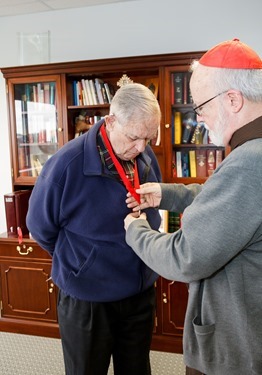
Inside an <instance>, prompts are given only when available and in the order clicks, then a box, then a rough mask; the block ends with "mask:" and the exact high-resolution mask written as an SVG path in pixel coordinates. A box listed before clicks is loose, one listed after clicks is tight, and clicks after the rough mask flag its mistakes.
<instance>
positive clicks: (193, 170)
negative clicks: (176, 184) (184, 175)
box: [189, 150, 197, 177]
mask: <svg viewBox="0 0 262 375" xmlns="http://www.w3.org/2000/svg"><path fill="white" fill-rule="evenodd" d="M189 170H190V177H196V176H197V172H196V151H195V150H189Z"/></svg>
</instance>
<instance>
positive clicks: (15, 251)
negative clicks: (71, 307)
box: [0, 234, 58, 337]
mask: <svg viewBox="0 0 262 375" xmlns="http://www.w3.org/2000/svg"><path fill="white" fill-rule="evenodd" d="M50 274H51V258H50V256H49V255H48V254H47V253H46V252H45V251H43V250H42V249H41V248H40V247H39V246H38V245H37V244H36V243H35V242H34V241H33V240H30V239H24V241H23V242H22V243H21V244H19V243H18V241H17V239H16V238H10V237H9V238H8V237H6V236H5V235H4V234H2V235H1V237H0V280H1V281H0V287H1V317H0V330H1V331H9V332H19V333H28V334H35V335H44V336H51V337H58V329H57V314H56V300H57V288H56V287H55V285H54V283H53V282H52V279H51V278H50Z"/></svg>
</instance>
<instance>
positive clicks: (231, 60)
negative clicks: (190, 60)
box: [199, 38, 262, 69]
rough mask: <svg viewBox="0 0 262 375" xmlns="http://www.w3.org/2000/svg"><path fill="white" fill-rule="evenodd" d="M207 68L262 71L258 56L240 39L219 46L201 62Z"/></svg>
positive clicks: (202, 58) (212, 49)
mask: <svg viewBox="0 0 262 375" xmlns="http://www.w3.org/2000/svg"><path fill="white" fill-rule="evenodd" d="M199 63H200V64H202V65H205V66H210V67H215V68H228V69H262V60H261V58H260V57H259V56H258V54H257V53H256V52H255V51H254V50H253V49H252V48H250V47H249V46H248V45H247V44H245V43H242V42H240V40H239V39H237V38H235V39H233V40H228V41H225V42H222V43H219V44H217V45H216V46H214V47H213V48H211V49H210V50H209V51H207V52H206V53H205V54H204V55H203V56H202V57H201V59H200V60H199Z"/></svg>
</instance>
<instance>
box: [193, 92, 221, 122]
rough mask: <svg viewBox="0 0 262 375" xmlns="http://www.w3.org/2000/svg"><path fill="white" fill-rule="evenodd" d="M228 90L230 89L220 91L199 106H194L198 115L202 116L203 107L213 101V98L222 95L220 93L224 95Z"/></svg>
mask: <svg viewBox="0 0 262 375" xmlns="http://www.w3.org/2000/svg"><path fill="white" fill-rule="evenodd" d="M227 91H228V90H226V91H222V92H220V93H219V94H217V95H215V96H213V98H211V99H208V100H206V101H205V102H204V103H202V104H200V105H198V106H197V107H194V108H193V110H194V112H195V113H196V114H197V115H198V116H202V107H203V106H204V105H205V104H207V103H209V102H211V100H213V99H215V98H217V97H218V96H220V95H222V94H225V93H226V92H227Z"/></svg>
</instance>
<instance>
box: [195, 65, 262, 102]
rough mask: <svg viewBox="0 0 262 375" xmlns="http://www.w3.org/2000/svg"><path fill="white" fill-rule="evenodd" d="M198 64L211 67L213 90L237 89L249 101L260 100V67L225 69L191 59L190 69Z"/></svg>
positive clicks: (261, 81) (261, 82) (261, 91)
mask: <svg viewBox="0 0 262 375" xmlns="http://www.w3.org/2000/svg"><path fill="white" fill-rule="evenodd" d="M198 66H201V67H204V68H206V69H212V78H213V85H214V87H215V91H217V92H218V93H219V92H222V91H225V90H230V89H234V90H238V91H240V92H241V93H242V95H243V96H244V97H245V98H246V99H247V100H249V101H251V102H257V103H258V102H262V69H227V68H226V69H225V68H213V67H206V66H203V65H201V64H199V62H198V61H193V63H192V64H191V67H190V70H191V71H194V70H195V69H197V67H198Z"/></svg>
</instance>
